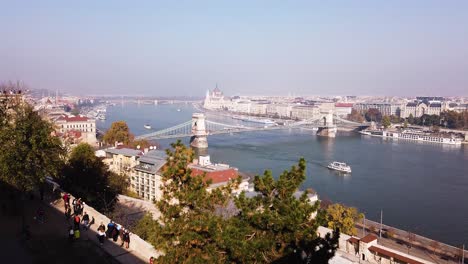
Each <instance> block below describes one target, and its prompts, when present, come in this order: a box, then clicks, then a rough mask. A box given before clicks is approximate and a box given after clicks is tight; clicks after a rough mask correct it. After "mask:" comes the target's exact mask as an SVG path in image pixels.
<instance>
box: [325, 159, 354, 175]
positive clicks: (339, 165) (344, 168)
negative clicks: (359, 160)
mask: <svg viewBox="0 0 468 264" xmlns="http://www.w3.org/2000/svg"><path fill="white" fill-rule="evenodd" d="M327 168H329V169H331V170H336V171H341V172H345V173H351V167H350V166H348V165H347V164H346V163H344V162H338V161H333V162H332V163H330V164H328V166H327Z"/></svg>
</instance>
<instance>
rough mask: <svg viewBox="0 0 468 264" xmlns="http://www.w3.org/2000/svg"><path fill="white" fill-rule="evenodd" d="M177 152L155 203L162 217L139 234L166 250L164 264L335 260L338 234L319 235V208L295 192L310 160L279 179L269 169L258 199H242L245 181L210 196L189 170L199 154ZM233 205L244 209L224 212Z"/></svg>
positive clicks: (176, 147)
mask: <svg viewBox="0 0 468 264" xmlns="http://www.w3.org/2000/svg"><path fill="white" fill-rule="evenodd" d="M171 147H172V149H171V150H167V156H168V157H167V164H166V165H165V167H164V169H163V170H164V172H163V182H164V184H163V186H162V192H163V196H162V199H161V200H160V201H158V202H157V203H156V204H157V207H158V208H159V210H160V212H161V216H160V217H159V220H153V219H152V218H151V216H150V215H146V216H145V217H144V218H143V219H142V220H141V221H140V222H139V223H138V225H137V226H136V228H135V232H136V233H137V234H139V235H141V236H142V238H144V239H145V240H147V241H149V242H150V243H152V244H153V245H154V246H155V248H156V249H158V250H161V251H163V253H164V255H163V256H161V257H159V258H158V260H157V263H182V262H183V263H271V262H276V263H291V261H293V262H296V263H297V261H298V260H299V261H304V262H305V261H309V262H310V261H311V260H313V263H326V262H327V261H328V259H330V258H331V257H332V256H333V255H334V252H335V251H336V248H337V243H338V237H339V233H338V232H334V234H333V235H331V234H330V235H329V236H328V237H326V238H319V237H317V234H316V230H317V226H318V222H317V221H316V220H315V219H314V218H313V217H312V216H313V213H314V212H316V211H317V208H318V206H319V204H318V203H315V204H310V202H309V200H308V195H307V194H308V193H307V192H304V193H303V194H302V195H300V196H299V198H298V197H296V194H295V193H296V191H297V189H298V188H299V186H300V185H301V183H302V182H303V181H304V180H305V164H306V163H305V160H304V159H301V160H300V161H299V164H298V165H297V166H293V167H292V168H291V170H290V171H285V172H284V173H283V174H281V175H280V176H279V178H278V180H275V179H274V178H273V176H272V174H271V172H269V171H267V172H265V174H264V175H263V176H256V177H255V180H254V184H255V190H256V191H257V193H258V196H256V197H253V198H249V197H247V196H246V195H245V194H241V195H240V196H239V197H238V198H235V197H233V195H232V189H233V188H235V187H236V186H237V184H238V183H239V181H232V182H230V184H228V185H227V186H224V187H220V188H216V189H213V190H211V191H208V190H207V187H208V186H209V184H210V182H209V181H205V180H204V176H203V175H200V176H192V175H191V170H190V169H189V168H188V165H189V163H190V162H191V161H192V159H193V155H194V154H193V151H192V150H191V149H189V148H187V147H185V146H184V145H183V144H182V143H180V141H178V142H177V143H174V144H172V145H171ZM232 202H234V203H235V205H236V207H237V209H238V210H235V212H234V213H232V214H229V215H226V214H223V213H220V209H223V208H226V207H227V206H228V205H229V204H232ZM221 211H222V210H221ZM304 255H305V256H306V257H305V259H304V257H303V256H304ZM311 263H312V262H311Z"/></svg>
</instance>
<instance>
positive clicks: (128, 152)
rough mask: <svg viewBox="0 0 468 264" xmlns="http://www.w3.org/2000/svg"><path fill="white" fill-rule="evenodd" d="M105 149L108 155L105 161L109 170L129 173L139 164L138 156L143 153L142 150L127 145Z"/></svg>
mask: <svg viewBox="0 0 468 264" xmlns="http://www.w3.org/2000/svg"><path fill="white" fill-rule="evenodd" d="M104 151H105V152H106V157H105V159H104V160H103V161H104V163H106V164H107V165H108V166H109V170H110V171H112V172H115V173H118V174H127V175H130V174H131V171H132V168H133V167H135V166H136V165H137V164H138V162H137V160H138V158H139V157H140V156H141V155H143V152H142V151H141V150H137V149H131V148H125V147H120V148H119V147H118V148H108V149H105V150H104Z"/></svg>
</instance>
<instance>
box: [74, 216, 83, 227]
mask: <svg viewBox="0 0 468 264" xmlns="http://www.w3.org/2000/svg"><path fill="white" fill-rule="evenodd" d="M80 223H81V219H80V217H79V216H78V215H75V217H73V229H74V230H80Z"/></svg>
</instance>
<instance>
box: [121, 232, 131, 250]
mask: <svg viewBox="0 0 468 264" xmlns="http://www.w3.org/2000/svg"><path fill="white" fill-rule="evenodd" d="M123 238H124V245H125V248H127V249H128V248H129V247H130V232H129V231H128V230H125V233H124V235H123Z"/></svg>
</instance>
